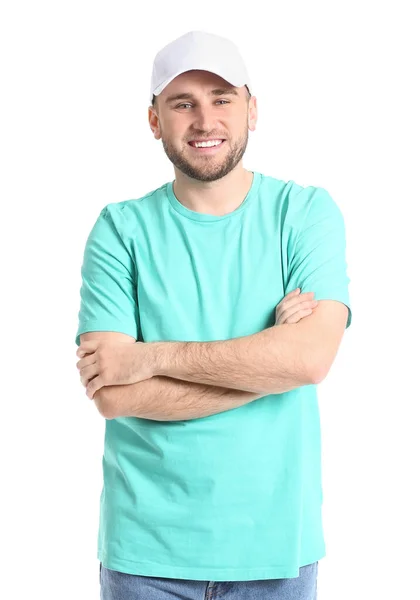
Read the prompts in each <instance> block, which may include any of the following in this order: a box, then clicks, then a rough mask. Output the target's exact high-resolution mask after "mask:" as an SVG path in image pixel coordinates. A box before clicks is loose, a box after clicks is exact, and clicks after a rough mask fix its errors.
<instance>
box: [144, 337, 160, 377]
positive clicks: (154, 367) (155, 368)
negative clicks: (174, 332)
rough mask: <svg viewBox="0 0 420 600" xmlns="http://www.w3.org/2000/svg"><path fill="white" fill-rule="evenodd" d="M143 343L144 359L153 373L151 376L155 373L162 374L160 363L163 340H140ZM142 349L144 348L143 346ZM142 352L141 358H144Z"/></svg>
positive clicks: (155, 374)
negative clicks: (145, 351) (145, 352)
mask: <svg viewBox="0 0 420 600" xmlns="http://www.w3.org/2000/svg"><path fill="white" fill-rule="evenodd" d="M142 343H143V344H144V347H145V349H146V350H147V355H146V357H147V358H146V360H147V363H148V365H149V368H150V370H151V372H152V373H153V377H156V376H157V375H163V374H164V373H163V364H162V355H163V344H164V343H165V342H142ZM143 350H144V348H143ZM144 358H145V356H144V353H142V354H141V360H144Z"/></svg>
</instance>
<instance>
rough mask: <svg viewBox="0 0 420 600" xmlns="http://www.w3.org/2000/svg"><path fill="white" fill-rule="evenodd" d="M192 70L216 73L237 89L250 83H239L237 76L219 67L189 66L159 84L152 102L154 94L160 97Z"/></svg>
mask: <svg viewBox="0 0 420 600" xmlns="http://www.w3.org/2000/svg"><path fill="white" fill-rule="evenodd" d="M192 70H199V71H209V72H210V73H214V74H215V75H219V77H222V79H224V80H225V81H227V82H228V83H230V84H231V85H233V86H235V87H242V86H243V85H249V82H247V81H239V80H238V79H236V78H235V76H231V74H230V73H228V72H226V70H224V69H219V68H218V67H217V68H215V69H213V68H210V67H208V68H206V67H203V66H202V65H201V66H200V67H197V66H194V67H193V66H188V67H187V68H184V69H181V70H180V71H178V72H177V73H175V74H174V75H171V77H168V79H166V80H165V81H164V82H163V83H161V84H159V85H158V86H157V87H156V88H155V89H154V90H153V91H152V95H151V98H150V100H152V99H153V94H154V95H155V96H159V94H160V93H161V92H162V90H164V89H165V88H166V86H167V85H169V84H170V83H171V81H173V80H174V79H175V77H178V75H181V73H186V72H187V71H192Z"/></svg>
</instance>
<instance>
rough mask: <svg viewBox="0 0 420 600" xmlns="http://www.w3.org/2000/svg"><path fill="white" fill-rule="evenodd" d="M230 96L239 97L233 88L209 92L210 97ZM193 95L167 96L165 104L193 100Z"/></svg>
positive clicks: (186, 93)
mask: <svg viewBox="0 0 420 600" xmlns="http://www.w3.org/2000/svg"><path fill="white" fill-rule="evenodd" d="M228 94H231V95H232V96H239V94H238V92H237V91H236V90H235V89H234V88H217V89H215V90H211V92H210V95H211V96H226V95H228ZM193 99H194V94H191V93H189V92H181V93H180V94H173V95H172V96H168V97H167V98H166V100H165V104H169V103H170V102H173V101H174V100H193Z"/></svg>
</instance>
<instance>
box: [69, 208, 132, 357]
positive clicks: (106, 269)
mask: <svg viewBox="0 0 420 600" xmlns="http://www.w3.org/2000/svg"><path fill="white" fill-rule="evenodd" d="M122 226H123V220H122V218H121V209H120V208H119V207H118V205H117V203H114V204H111V205H107V206H106V207H105V208H103V209H102V211H101V212H100V214H99V217H98V218H97V220H96V222H95V224H94V226H93V228H92V230H91V232H90V234H89V236H88V239H87V242H86V246H85V250H84V255H83V263H82V267H81V276H82V285H81V288H80V310H79V326H78V329H77V334H76V344H77V345H78V346H80V335H81V334H82V333H86V332H88V331H116V332H120V333H126V334H127V335H131V336H133V337H134V338H135V339H136V340H138V339H139V311H138V303H137V285H136V267H135V264H134V261H133V258H132V256H131V254H130V252H129V245H128V243H127V241H126V240H125V239H124V236H123V232H122Z"/></svg>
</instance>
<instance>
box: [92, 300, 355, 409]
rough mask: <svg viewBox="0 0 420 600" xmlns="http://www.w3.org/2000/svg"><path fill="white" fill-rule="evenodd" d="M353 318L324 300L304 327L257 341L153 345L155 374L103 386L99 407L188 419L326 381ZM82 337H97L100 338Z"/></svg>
mask: <svg viewBox="0 0 420 600" xmlns="http://www.w3.org/2000/svg"><path fill="white" fill-rule="evenodd" d="M347 314H348V313H347V308H346V306H345V305H344V304H342V303H340V302H337V301H334V300H321V301H319V303H318V306H317V308H316V310H314V312H313V313H312V314H311V315H310V316H308V317H306V318H305V319H303V320H301V321H300V322H299V323H295V324H293V325H288V324H283V325H280V326H274V327H270V328H268V329H265V330H263V331H261V332H258V333H256V334H253V335H250V336H244V337H240V338H235V339H232V340H226V341H221V342H153V343H152V344H150V345H149V346H150V350H152V346H153V352H154V353H155V360H156V363H155V364H156V371H155V376H153V377H151V378H150V379H147V380H145V381H140V382H138V383H134V384H129V385H116V386H105V387H102V388H101V389H100V390H99V391H98V392H96V394H95V396H94V401H95V404H96V405H97V407H98V410H99V412H100V413H101V414H102V415H103V416H104V417H105V418H108V419H113V418H116V417H120V416H134V417H141V418H146V419H154V420H158V421H166V420H185V419H194V418H199V417H204V416H208V415H211V414H215V413H219V412H223V411H226V410H230V409H232V408H237V407H238V406H241V405H243V404H246V403H248V402H252V401H254V400H256V399H258V398H261V397H263V396H265V395H268V394H274V393H283V392H286V391H289V390H292V389H294V388H297V387H300V386H303V385H309V384H313V383H319V382H320V381H322V380H323V379H324V378H325V376H326V375H327V373H328V371H329V369H330V367H331V365H332V362H333V360H334V358H335V356H336V354H337V351H338V348H339V344H340V342H341V339H342V336H343V333H344V330H345V326H346V321H347ZM115 335H116V334H115ZM120 335H123V334H120ZM83 336H92V337H90V339H94V338H95V332H93V333H91V334H83ZM126 337H127V336H126ZM84 339H87V338H84ZM132 340H133V342H134V341H135V340H134V338H132ZM146 345H147V344H146Z"/></svg>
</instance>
